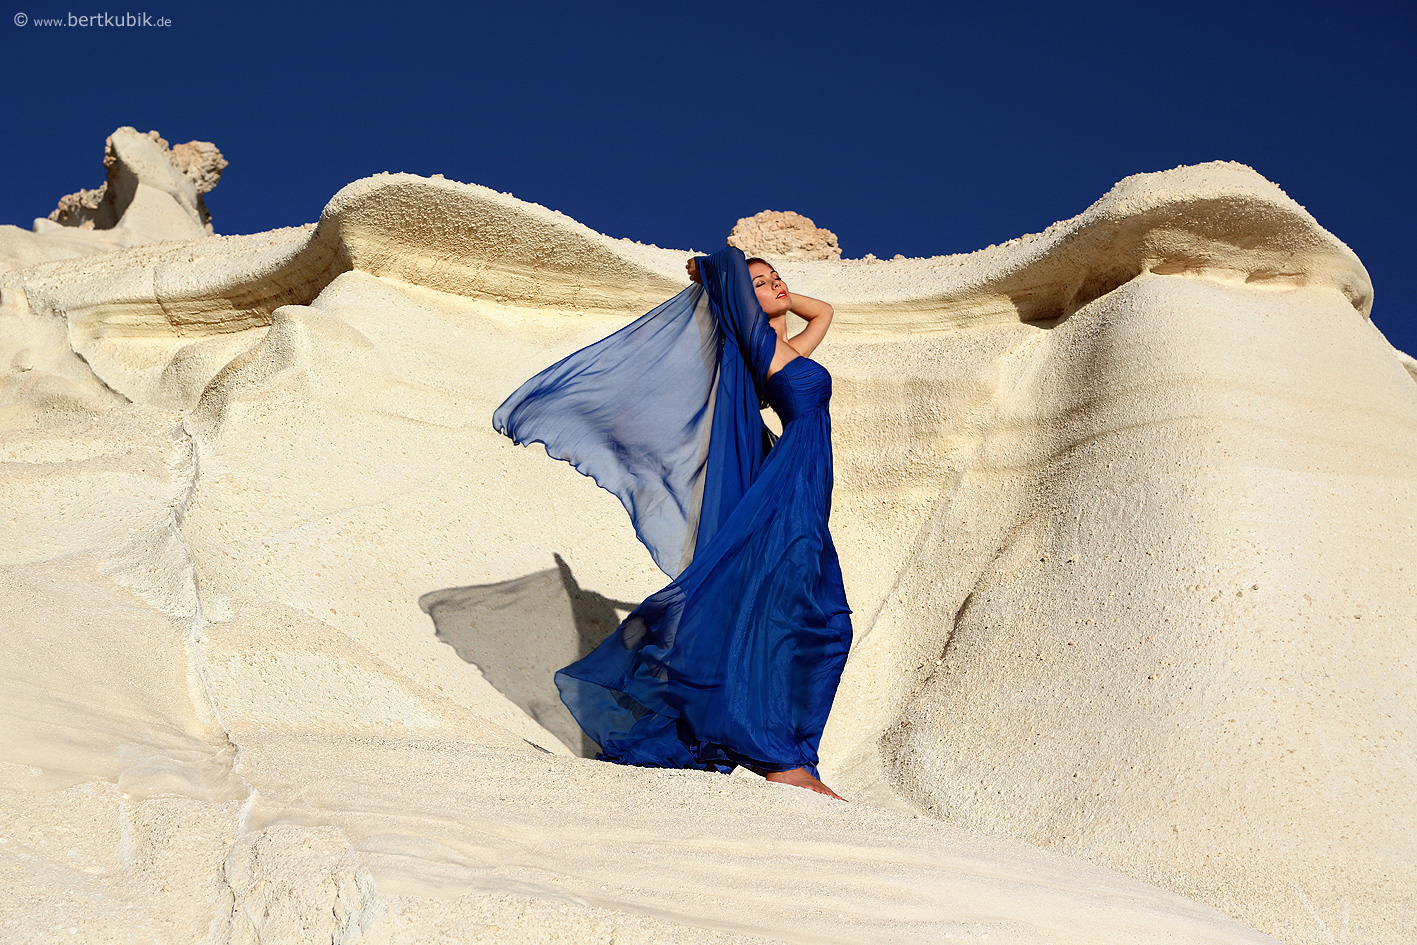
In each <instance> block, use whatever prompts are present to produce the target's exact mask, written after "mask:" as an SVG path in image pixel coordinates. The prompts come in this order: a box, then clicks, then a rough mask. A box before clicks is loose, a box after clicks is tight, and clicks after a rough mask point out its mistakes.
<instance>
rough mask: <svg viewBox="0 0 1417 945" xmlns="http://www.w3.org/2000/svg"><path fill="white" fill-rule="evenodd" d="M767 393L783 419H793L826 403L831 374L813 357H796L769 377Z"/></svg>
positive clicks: (771, 403) (787, 421) (830, 387)
mask: <svg viewBox="0 0 1417 945" xmlns="http://www.w3.org/2000/svg"><path fill="white" fill-rule="evenodd" d="M764 394H765V395H766V397H767V402H768V406H770V407H772V409H773V410H775V411H776V412H777V415H778V416H779V417H781V418H782V422H783V423H791V422H792V421H793V420H795V419H797V418H798V417H800V416H802V415H803V414H804V413H807V412H808V411H811V410H816V409H817V408H819V407H824V406H826V403H827V401H828V400H830V399H831V395H832V376H831V375H830V374H828V373H827V369H826V368H824V367H822V366H821V365H820V364H818V363H817V362H816V361H813V360H812V359H811V358H803V357H798V358H793V359H792V360H791V361H788V362H787V363H786V364H784V365H783V366H782V367H781V368H780V369H779V370H778V372H777V373H776V374H774V375H773V376H772V377H769V378H768V380H767V385H766V388H765V390H764Z"/></svg>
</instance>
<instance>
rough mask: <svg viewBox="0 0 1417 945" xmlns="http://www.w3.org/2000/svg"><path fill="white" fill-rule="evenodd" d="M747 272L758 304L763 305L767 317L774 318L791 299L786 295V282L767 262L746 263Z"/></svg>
mask: <svg viewBox="0 0 1417 945" xmlns="http://www.w3.org/2000/svg"><path fill="white" fill-rule="evenodd" d="M748 274H749V275H750V276H752V277H753V291H754V292H756V293H758V304H759V305H761V306H762V307H763V312H765V313H766V314H767V316H768V318H776V317H777V316H779V315H781V314H782V313H783V312H786V311H787V307H788V306H789V305H791V304H792V300H791V299H790V298H788V296H787V283H786V282H783V281H782V279H781V278H780V277H779V276H778V274H777V273H776V272H775V271H773V268H772V267H771V266H769V265H768V264H767V263H760V262H755V263H748Z"/></svg>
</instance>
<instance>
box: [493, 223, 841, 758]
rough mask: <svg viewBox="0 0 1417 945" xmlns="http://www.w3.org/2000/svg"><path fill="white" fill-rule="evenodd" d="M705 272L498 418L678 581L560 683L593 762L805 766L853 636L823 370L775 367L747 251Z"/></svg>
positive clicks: (712, 259) (716, 261) (560, 676)
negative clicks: (593, 487) (602, 504)
mask: <svg viewBox="0 0 1417 945" xmlns="http://www.w3.org/2000/svg"><path fill="white" fill-rule="evenodd" d="M698 265H699V271H700V274H701V275H702V278H703V285H702V286H690V287H689V288H688V289H686V290H685V291H684V292H682V293H680V294H679V295H678V296H676V297H675V298H673V299H670V300H669V301H668V302H665V303H664V304H663V305H661V306H659V307H658V308H656V309H654V310H653V311H651V312H650V313H648V314H647V315H645V316H643V317H642V318H640V319H638V320H637V321H635V322H634V323H632V324H631V325H629V326H627V327H626V328H624V329H622V330H621V331H619V332H616V333H615V334H613V335H611V336H610V337H608V338H605V339H602V340H601V341H599V342H597V343H596V344H594V345H591V346H590V347H588V348H584V349H582V350H580V351H578V352H576V353H575V354H572V355H570V356H569V357H567V358H566V359H564V360H562V361H561V362H558V363H557V364H555V365H553V366H552V367H550V368H548V369H546V370H545V371H543V372H542V373H541V374H538V375H537V376H536V377H534V378H532V379H531V380H529V381H527V382H526V384H524V385H522V387H521V388H519V389H518V390H517V392H516V393H515V394H513V395H512V396H511V397H510V398H508V399H507V401H506V402H505V403H503V404H502V406H501V407H499V408H498V410H497V412H496V414H495V415H494V417H493V425H494V426H495V427H496V428H497V429H498V430H499V431H500V432H502V433H504V434H506V435H508V436H510V437H511V438H512V439H513V440H515V441H516V442H518V443H531V442H541V443H544V444H545V445H546V450H547V452H548V453H549V454H550V455H552V456H553V457H556V458H558V459H564V460H567V461H568V462H571V463H572V464H573V465H575V466H576V468H577V469H579V470H580V471H581V472H583V473H585V474H586V475H589V476H591V477H593V478H594V479H595V480H596V481H597V482H598V483H599V484H600V485H602V486H604V487H605V488H606V489H608V490H609V491H611V492H613V493H614V494H616V495H617V496H618V497H619V498H620V500H621V501H622V502H623V503H624V505H625V508H626V511H628V512H629V514H630V518H631V521H632V523H633V524H634V526H635V530H636V534H637V535H638V536H639V537H640V539H641V541H643V542H644V543H645V545H646V546H647V547H648V548H649V550H650V553H651V554H652V555H653V556H654V558H655V561H656V562H657V563H658V564H659V566H660V567H661V568H662V569H663V570H664V571H665V573H666V574H668V575H669V576H670V578H672V580H671V581H670V583H669V584H668V585H667V586H666V587H665V588H664V589H663V590H661V591H659V592H657V593H656V594H654V595H652V596H651V597H649V598H648V599H647V600H645V601H644V603H642V604H641V605H640V606H639V607H637V608H636V609H635V610H634V611H633V612H632V613H631V614H630V615H629V616H628V617H627V618H626V619H625V620H624V622H623V623H621V625H620V626H619V628H617V629H616V631H615V632H614V633H612V634H611V635H610V636H609V637H607V638H606V640H605V641H604V642H603V643H601V644H600V646H599V647H597V648H596V649H595V650H594V651H593V652H591V653H590V654H589V655H587V656H586V657H584V658H583V659H580V660H578V661H577V662H575V663H572V664H571V665H570V666H567V667H566V668H565V669H562V670H560V671H559V672H558V673H557V674H556V684H557V687H558V688H559V689H560V692H561V698H562V701H564V702H565V703H566V706H567V708H569V709H570V711H571V714H572V715H574V716H575V718H576V720H577V722H579V723H580V725H581V727H582V728H583V729H585V731H586V733H587V734H588V735H590V737H591V738H592V739H594V740H595V742H596V743H597V744H598V745H600V747H601V753H600V755H599V756H598V757H600V758H602V759H604V760H607V761H614V762H619V763H621V764H632V765H641V766H647V767H671V768H706V769H713V770H718V771H731V770H732V769H733V768H734V767H736V766H739V765H742V766H744V767H747V768H750V769H752V770H754V771H757V772H759V773H767V772H771V771H786V770H790V769H793V768H799V767H800V768H806V769H807V770H808V771H810V772H812V773H813V774H814V775H815V774H816V764H817V746H818V744H819V742H820V741H821V735H822V727H823V726H824V725H825V723H826V719H827V713H828V711H829V710H830V709H831V703H832V698H833V696H834V695H835V693H836V688H837V683H838V682H839V680H840V677H841V671H842V667H843V665H844V664H845V661H846V655H847V651H848V650H849V649H850V646H851V621H850V617H849V614H850V612H851V611H850V608H849V607H848V606H847V603H846V593H845V590H844V588H843V585H842V576H841V567H840V564H839V563H838V560H837V554H836V548H835V547H834V546H833V544H832V540H831V534H830V532H829V531H828V530H827V520H828V517H829V515H830V512H831V491H832V454H831V418H830V415H829V413H828V401H829V400H830V397H831V377H830V375H829V374H828V373H827V372H826V369H824V368H823V367H822V366H821V365H819V364H817V363H816V362H815V361H812V360H811V359H809V358H802V357H799V358H795V359H793V360H792V361H789V362H788V363H787V364H786V365H785V366H784V367H783V368H782V369H781V370H779V371H778V372H777V373H776V374H773V375H772V376H771V377H768V365H769V364H770V363H771V361H772V357H773V353H774V351H775V349H776V344H777V336H776V333H775V332H774V331H773V330H772V328H771V326H770V325H769V324H768V320H767V316H766V315H764V314H763V311H762V309H761V308H760V307H759V305H758V301H757V296H756V295H755V294H754V292H753V286H752V281H751V279H750V277H749V275H748V270H747V265H746V262H745V260H744V257H743V254H742V252H741V251H739V250H737V249H733V248H729V249H726V250H723V251H722V252H719V253H716V254H714V255H713V256H709V257H699V259H698ZM760 398H761V400H762V401H766V403H767V404H768V405H770V406H771V407H772V408H773V409H774V410H775V411H776V412H777V414H778V416H779V417H780V418H781V419H782V423H783V431H782V436H781V437H780V438H779V439H777V441H776V442H775V443H774V442H773V441H772V436H771V434H770V433H769V431H768V430H767V428H766V427H765V426H764V425H763V422H762V416H761V413H760V410H759V404H760Z"/></svg>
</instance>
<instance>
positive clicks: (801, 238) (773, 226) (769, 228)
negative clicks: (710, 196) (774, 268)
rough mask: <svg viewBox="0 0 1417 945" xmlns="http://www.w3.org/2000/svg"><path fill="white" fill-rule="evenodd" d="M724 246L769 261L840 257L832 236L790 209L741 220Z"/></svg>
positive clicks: (765, 211)
mask: <svg viewBox="0 0 1417 945" xmlns="http://www.w3.org/2000/svg"><path fill="white" fill-rule="evenodd" d="M728 245H729V246H737V247H738V248H739V249H741V250H743V252H745V253H747V254H748V255H749V256H763V257H765V258H767V259H769V260H771V261H773V262H776V261H777V260H779V259H787V260H800V259H840V258H841V247H840V246H838V245H837V242H836V234H835V233H833V232H832V231H831V230H824V229H822V228H821V227H819V226H817V225H816V224H815V223H813V222H812V221H811V220H809V219H807V218H806V217H804V216H803V215H802V214H800V213H795V212H793V211H791V210H764V211H763V212H762V213H756V214H754V215H753V216H751V217H744V218H743V219H741V220H739V221H738V222H737V223H736V224H734V226H733V231H732V232H731V233H729V234H728Z"/></svg>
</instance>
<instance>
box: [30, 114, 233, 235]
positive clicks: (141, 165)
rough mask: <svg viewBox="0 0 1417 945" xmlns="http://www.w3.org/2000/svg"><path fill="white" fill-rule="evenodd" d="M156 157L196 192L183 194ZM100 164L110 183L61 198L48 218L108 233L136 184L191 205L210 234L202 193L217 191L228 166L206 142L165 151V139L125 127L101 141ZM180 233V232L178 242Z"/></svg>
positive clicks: (63, 223) (183, 190)
mask: <svg viewBox="0 0 1417 945" xmlns="http://www.w3.org/2000/svg"><path fill="white" fill-rule="evenodd" d="M143 139H147V140H146V142H145V141H144V140H143ZM148 142H150V143H151V144H150V145H149V144H148ZM158 154H161V155H164V156H165V157H166V158H167V160H168V161H169V162H170V163H171V164H172V166H173V167H175V168H176V169H177V170H178V171H180V172H181V173H182V175H183V176H184V177H186V178H187V180H188V181H190V182H191V185H192V190H193V191H194V194H192V195H189V194H187V193H186V192H185V188H183V187H181V185H180V184H177V183H176V182H174V181H173V180H172V179H171V175H170V174H168V173H165V172H164V170H163V168H162V162H161V161H160V160H158V159H157V158H156V155H158ZM103 166H104V169H105V170H106V171H107V172H108V179H107V180H106V181H105V182H104V183H103V184H102V185H101V186H99V187H98V188H96V189H94V190H81V191H78V192H77V193H73V194H68V195H67V196H64V197H61V198H59V206H58V207H56V208H55V209H54V211H53V212H52V213H50V214H49V219H50V220H52V221H54V222H55V223H59V224H61V225H63V226H76V227H79V228H80V229H86V230H93V229H99V230H107V229H112V228H113V227H115V226H118V225H119V223H120V222H121V221H122V219H123V216H124V214H125V213H126V212H127V210H128V208H129V207H130V206H131V204H132V203H133V200H134V198H135V197H136V196H137V195H136V194H135V192H134V191H135V188H136V186H137V185H138V184H145V185H147V186H155V187H158V188H159V189H162V190H166V191H168V192H169V193H170V195H171V196H172V197H173V198H174V199H176V200H178V201H179V202H180V203H183V204H190V205H191V206H192V208H193V209H195V211H196V214H197V217H198V221H199V222H200V223H201V224H202V225H203V226H205V227H206V230H207V232H208V233H211V232H213V230H212V223H211V219H212V216H211V214H210V213H209V212H207V206H206V204H205V203H204V202H203V201H202V197H201V195H202V194H206V193H210V192H211V191H212V189H213V188H215V187H216V185H217V183H218V182H219V181H220V180H221V172H222V171H224V170H226V166H227V163H226V158H224V157H222V156H221V152H220V151H218V150H217V147H216V145H214V144H212V143H211V142H210V141H188V142H187V143H186V144H179V145H174V146H173V147H172V148H170V149H169V148H168V144H167V140H166V139H165V138H163V137H162V135H160V134H158V133H157V132H156V131H149V132H148V133H147V134H146V135H143V134H139V133H138V131H137V129H135V128H132V127H128V126H125V127H123V128H119V129H118V130H117V131H115V132H114V133H113V134H111V135H109V136H108V140H107V141H105V142H104V155H103ZM184 235H185V234H178V238H181V237H182V236H184Z"/></svg>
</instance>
